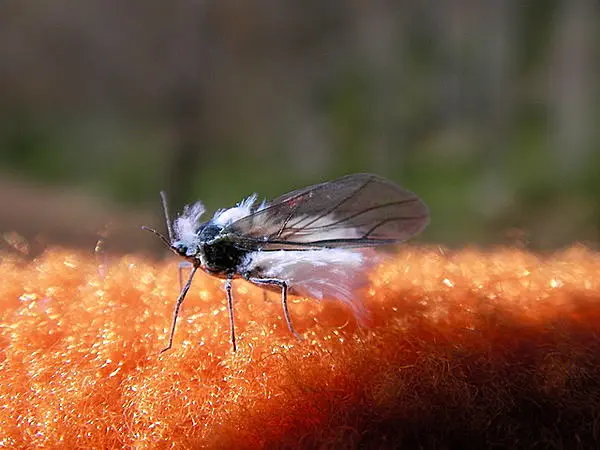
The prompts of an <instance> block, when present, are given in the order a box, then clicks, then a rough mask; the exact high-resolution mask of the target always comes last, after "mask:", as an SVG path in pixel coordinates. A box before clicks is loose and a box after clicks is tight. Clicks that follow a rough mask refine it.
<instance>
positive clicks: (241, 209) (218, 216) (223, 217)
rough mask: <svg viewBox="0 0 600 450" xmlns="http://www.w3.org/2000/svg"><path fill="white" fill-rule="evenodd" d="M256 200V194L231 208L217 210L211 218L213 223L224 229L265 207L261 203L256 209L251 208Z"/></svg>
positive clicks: (263, 203)
mask: <svg viewBox="0 0 600 450" xmlns="http://www.w3.org/2000/svg"><path fill="white" fill-rule="evenodd" d="M257 198H258V196H257V195H256V194H252V195H251V196H250V197H248V198H246V199H244V200H242V201H241V202H239V203H238V204H237V205H235V206H234V207H233V208H227V209H220V210H218V211H217V212H216V213H215V215H214V217H213V221H214V223H215V224H217V225H221V226H223V227H224V226H227V225H230V224H232V223H233V222H235V221H236V220H239V219H241V218H243V217H247V216H249V215H250V214H252V213H253V212H254V211H255V210H261V209H263V208H264V207H265V202H262V203H261V204H260V205H259V206H258V208H257V209H255V208H253V207H254V204H255V203H256V199H257Z"/></svg>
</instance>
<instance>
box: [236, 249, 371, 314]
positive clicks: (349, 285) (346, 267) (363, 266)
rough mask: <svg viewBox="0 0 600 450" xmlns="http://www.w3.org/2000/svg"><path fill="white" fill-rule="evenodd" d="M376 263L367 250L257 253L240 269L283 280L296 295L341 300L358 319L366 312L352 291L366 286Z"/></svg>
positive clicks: (262, 276)
mask: <svg viewBox="0 0 600 450" xmlns="http://www.w3.org/2000/svg"><path fill="white" fill-rule="evenodd" d="M375 262H376V258H374V257H373V255H371V251H370V250H346V249H320V250H307V251H289V250H281V251H275V252H260V251H259V252H253V253H250V254H248V255H247V256H246V259H245V261H244V262H243V263H242V264H241V266H240V269H241V271H242V272H243V271H248V272H250V273H252V272H254V273H255V274H260V278H277V279H280V280H284V281H286V282H288V285H289V287H290V291H291V292H292V293H294V294H296V295H301V296H307V297H312V298H316V299H318V300H322V299H336V300H341V301H342V302H344V303H346V304H347V305H349V306H350V307H351V308H352V309H353V311H354V312H355V314H356V315H357V316H358V318H359V319H361V318H364V316H365V310H364V307H363V305H362V303H361V302H360V300H359V299H358V298H357V297H356V295H355V291H356V289H358V288H360V287H361V286H363V285H365V284H366V283H367V275H366V273H367V270H368V269H369V267H371V266H372V265H373V264H374V263H375ZM253 276H254V275H253Z"/></svg>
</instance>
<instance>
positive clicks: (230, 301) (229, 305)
mask: <svg viewBox="0 0 600 450" xmlns="http://www.w3.org/2000/svg"><path fill="white" fill-rule="evenodd" d="M232 279H233V277H231V276H228V277H227V278H226V279H225V292H226V293H227V309H229V329H230V330H231V345H232V347H233V351H234V352H235V351H236V350H237V346H236V345H235V322H234V320H233V297H232V295H231V280H232Z"/></svg>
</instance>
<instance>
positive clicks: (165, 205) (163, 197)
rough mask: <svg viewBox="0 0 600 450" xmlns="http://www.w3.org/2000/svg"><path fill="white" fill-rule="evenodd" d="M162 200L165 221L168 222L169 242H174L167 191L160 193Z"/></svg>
mask: <svg viewBox="0 0 600 450" xmlns="http://www.w3.org/2000/svg"><path fill="white" fill-rule="evenodd" d="M160 198H161V200H162V206H163V211H164V213H165V221H166V222H167V232H168V233H169V241H170V242H173V227H172V225H171V218H170V217H169V207H168V205H167V194H166V192H165V191H160ZM169 245H170V244H169Z"/></svg>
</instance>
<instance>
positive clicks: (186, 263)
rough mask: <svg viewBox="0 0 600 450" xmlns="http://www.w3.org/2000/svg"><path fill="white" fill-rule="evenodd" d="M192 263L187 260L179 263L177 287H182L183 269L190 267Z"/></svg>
mask: <svg viewBox="0 0 600 450" xmlns="http://www.w3.org/2000/svg"><path fill="white" fill-rule="evenodd" d="M192 267H193V264H192V263H190V262H187V261H181V262H180V263H179V289H183V269H187V268H192Z"/></svg>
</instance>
